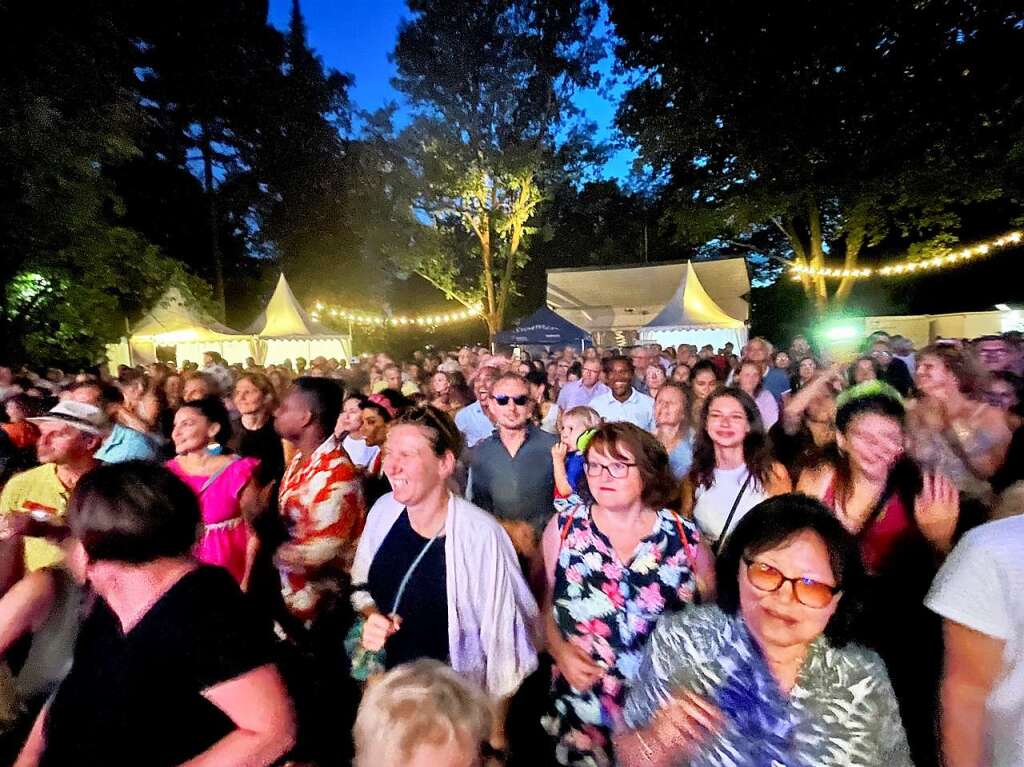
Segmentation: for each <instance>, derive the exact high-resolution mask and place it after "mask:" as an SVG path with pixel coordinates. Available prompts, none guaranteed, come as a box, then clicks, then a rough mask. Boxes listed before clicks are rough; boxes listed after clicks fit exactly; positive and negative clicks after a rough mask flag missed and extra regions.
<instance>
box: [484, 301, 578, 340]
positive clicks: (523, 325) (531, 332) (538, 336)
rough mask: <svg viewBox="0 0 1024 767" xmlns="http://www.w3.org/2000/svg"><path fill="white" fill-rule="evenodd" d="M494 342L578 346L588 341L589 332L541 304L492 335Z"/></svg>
mask: <svg viewBox="0 0 1024 767" xmlns="http://www.w3.org/2000/svg"><path fill="white" fill-rule="evenodd" d="M494 340H495V342H497V343H499V344H508V345H510V346H545V347H551V346H567V345H572V346H579V347H580V348H581V349H582V348H583V347H584V346H586V344H588V343H589V342H590V333H588V332H587V331H585V330H584V329H583V328H579V327H576V326H575V325H573V324H572V323H571V322H569V321H568V320H566V319H563V318H562V317H559V316H558V315H557V314H555V313H554V312H553V311H551V310H550V309H548V308H547V307H546V306H542V307H541V308H540V309H538V310H537V311H535V312H534V313H533V314H531V315H530V316H529V317H526V318H525V319H522V320H520V321H519V323H518V324H517V325H516V326H515V327H514V328H511V329H510V330H503V331H502V332H500V333H498V334H497V335H495V336H494Z"/></svg>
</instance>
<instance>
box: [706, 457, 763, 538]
mask: <svg viewBox="0 0 1024 767" xmlns="http://www.w3.org/2000/svg"><path fill="white" fill-rule="evenodd" d="M753 476H754V475H753V474H751V473H750V472H749V471H748V472H747V478H746V479H745V480H743V485H742V486H741V487H740V491H739V492H738V493H736V500H734V501H733V502H732V508H731V509H729V516H727V517H726V518H725V524H724V525H723V526H722V532H721V533H720V534H719V536H718V540H717V541H715V544H714V545H713V546H712V547H711V553H712V554H714V555H715V556H717V555H718V550H719V549H720V548H722V542H723V541H724V540H725V536H726V535H728V534H729V526H730V525H731V524H732V518H733V517H734V516H736V509H738V508H739V505H740V501H741V500H742V499H743V494H744V493H746V492H747V487H748V486H749V485H750V480H751V479H753Z"/></svg>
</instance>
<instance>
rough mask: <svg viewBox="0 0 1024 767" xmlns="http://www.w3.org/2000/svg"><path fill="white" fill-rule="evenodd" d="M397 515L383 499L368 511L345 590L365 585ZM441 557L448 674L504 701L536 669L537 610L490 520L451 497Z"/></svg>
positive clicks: (362, 600)
mask: <svg viewBox="0 0 1024 767" xmlns="http://www.w3.org/2000/svg"><path fill="white" fill-rule="evenodd" d="M404 510H405V506H403V505H402V504H401V503H399V502H398V501H396V500H395V499H394V496H393V495H392V494H391V493H388V494H387V495H384V496H382V497H381V498H380V500H378V501H377V502H376V503H375V504H374V505H373V508H372V509H370V513H369V515H368V516H367V519H366V527H365V528H364V529H363V535H362V538H360V540H359V548H358V549H357V550H356V558H355V562H354V563H353V565H352V583H353V584H355V585H360V584H365V583H366V579H367V576H368V575H369V572H370V565H371V563H372V562H373V558H374V557H375V556H376V554H377V550H378V549H379V548H380V545H381V543H383V541H384V538H385V537H387V534H388V532H390V530H391V527H392V525H394V524H395V521H396V520H397V519H398V518H399V517H400V516H401V514H402V512H403V511H404ZM444 553H445V575H446V579H447V584H446V585H447V591H448V649H449V652H450V658H451V665H452V668H453V669H455V670H456V671H458V672H459V673H461V674H464V675H465V676H467V677H468V678H470V679H472V680H473V681H474V682H476V683H477V684H479V685H480V686H481V687H482V688H483V689H484V690H486V691H487V693H488V694H489V695H491V696H492V697H493V698H496V699H498V698H504V697H507V696H509V695H511V694H512V693H514V692H515V691H516V690H517V689H518V688H519V685H520V684H521V683H522V681H523V679H525V678H526V677H527V676H528V675H529V674H530V673H531V672H532V671H533V670H534V669H536V668H537V651H536V649H535V647H534V642H533V637H534V636H536V634H535V631H536V626H537V617H538V610H537V603H536V602H535V601H534V599H533V595H532V594H531V593H530V589H529V588H528V587H527V585H526V581H525V580H524V579H523V575H522V571H521V569H520V566H519V560H518V559H517V557H516V552H515V549H513V548H512V542H511V541H510V540H509V537H508V535H507V534H506V533H505V530H504V529H503V528H502V527H501V525H499V524H498V523H497V522H496V521H495V519H494V518H493V517H492V516H491V515H490V514H488V513H487V512H486V511H484V510H483V509H481V508H479V507H477V506H474V505H473V504H472V503H470V502H469V501H467V500H466V499H465V498H460V497H458V496H456V495H455V494H454V493H453V494H452V496H451V499H450V500H449V502H448V518H447V520H446V521H445V539H444ZM352 603H353V605H354V606H355V608H356V609H357V610H362V609H364V608H366V607H368V606H370V605H372V604H373V601H372V600H371V599H370V596H369V594H368V593H367V592H365V591H356V592H355V593H354V594H353V596H352ZM384 609H388V608H386V607H385V608H384Z"/></svg>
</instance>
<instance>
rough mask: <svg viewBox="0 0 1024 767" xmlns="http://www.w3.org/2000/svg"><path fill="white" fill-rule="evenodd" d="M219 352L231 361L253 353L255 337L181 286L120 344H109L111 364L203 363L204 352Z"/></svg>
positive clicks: (154, 307) (150, 311) (147, 315)
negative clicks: (221, 320) (234, 326)
mask: <svg viewBox="0 0 1024 767" xmlns="http://www.w3.org/2000/svg"><path fill="white" fill-rule="evenodd" d="M209 351H213V352H219V353H220V354H221V356H223V357H224V359H226V360H227V361H228V362H229V363H235V362H238V363H244V362H245V358H246V357H250V356H252V354H253V345H252V338H251V337H250V336H249V335H246V334H244V333H239V332H238V331H237V330H232V329H231V328H229V327H227V326H226V325H223V324H221V323H219V322H217V321H216V320H214V319H213V318H212V317H210V316H209V315H208V314H206V312H204V311H203V310H202V309H201V308H199V306H198V303H197V302H196V301H195V300H194V299H192V297H191V296H188V295H187V294H186V293H184V292H183V291H182V290H181V289H180V288H177V287H171V288H168V289H167V292H166V293H164V294H163V296H161V298H160V300H159V301H157V302H156V304H154V305H153V307H152V308H151V309H150V310H149V311H148V312H147V313H146V314H145V316H143V317H142V319H141V320H139V321H138V322H137V323H135V325H134V326H133V327H132V328H131V332H130V334H129V335H128V336H127V337H126V338H122V339H121V340H120V341H119V342H118V343H115V344H108V345H107V360H108V362H109V363H110V365H111V366H116V365H130V366H134V365H145V364H148V363H150V362H157V361H162V362H171V363H173V364H174V365H175V366H177V367H179V368H180V367H181V365H182V364H183V363H184V362H186V361H190V362H199V363H201V362H202V359H203V353H204V352H209Z"/></svg>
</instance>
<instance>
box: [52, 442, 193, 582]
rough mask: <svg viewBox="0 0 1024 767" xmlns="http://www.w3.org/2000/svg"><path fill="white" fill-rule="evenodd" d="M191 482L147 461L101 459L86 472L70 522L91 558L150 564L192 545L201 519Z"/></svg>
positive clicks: (72, 502)
mask: <svg viewBox="0 0 1024 767" xmlns="http://www.w3.org/2000/svg"><path fill="white" fill-rule="evenodd" d="M200 520H201V516H200V512H199V500H198V498H197V496H196V494H195V492H193V490H192V488H190V487H189V486H188V485H186V484H185V483H184V482H182V481H181V480H180V479H178V478H177V477H176V476H175V475H174V474H173V473H172V472H170V471H168V470H167V469H165V468H164V467H162V466H158V465H156V464H152V463H148V462H145V461H127V462H125V463H115V464H106V465H101V466H99V467H97V468H95V469H93V470H92V471H90V472H88V473H86V474H85V475H83V477H82V478H81V479H80V480H79V481H78V484H77V485H76V486H75V490H74V492H73V493H72V494H71V499H70V501H69V503H68V523H69V525H70V527H71V531H72V533H73V534H74V535H75V537H76V538H78V539H79V540H80V541H81V542H82V546H83V547H84V548H85V552H86V554H88V555H89V559H90V560H92V561H94V562H98V561H104V560H107V561H114V562H126V563H129V564H145V563H147V562H152V561H153V560H156V559H161V558H163V557H183V556H186V555H188V554H189V552H191V551H192V549H193V547H194V546H195V543H196V538H197V536H198V532H199V525H200Z"/></svg>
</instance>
